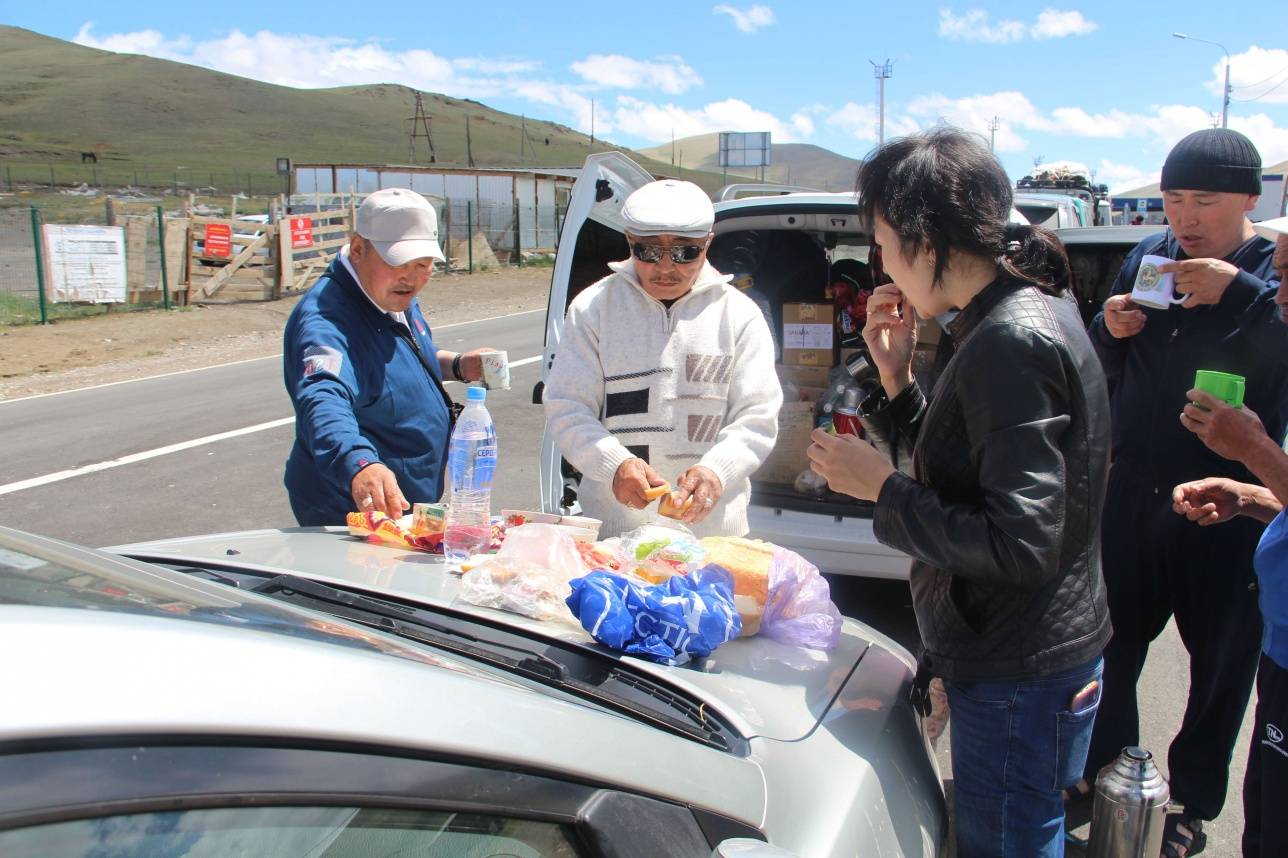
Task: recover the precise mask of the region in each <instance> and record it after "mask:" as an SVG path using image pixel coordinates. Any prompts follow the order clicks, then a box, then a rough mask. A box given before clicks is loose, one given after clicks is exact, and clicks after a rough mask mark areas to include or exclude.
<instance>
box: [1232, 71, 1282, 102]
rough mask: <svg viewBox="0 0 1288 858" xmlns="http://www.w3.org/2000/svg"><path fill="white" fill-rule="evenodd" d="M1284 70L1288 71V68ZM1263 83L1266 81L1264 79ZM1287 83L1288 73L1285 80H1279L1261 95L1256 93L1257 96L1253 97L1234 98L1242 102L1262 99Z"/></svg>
mask: <svg viewBox="0 0 1288 858" xmlns="http://www.w3.org/2000/svg"><path fill="white" fill-rule="evenodd" d="M1284 71H1285V72H1288V69H1284ZM1262 83H1265V81H1262ZM1285 83H1288V75H1285V76H1284V79H1283V80H1281V81H1279V83H1277V84H1275V85H1274V86H1272V87H1270V89H1268V90H1266V91H1265V92H1263V93H1261V95H1255V96H1253V97H1252V98H1236V99H1234V100H1235V101H1242V102H1249V101H1260V100H1261V99H1263V98H1265V97H1266V96H1267V95H1269V94H1270V93H1272V92H1274V91H1275V90H1276V89H1278V88H1279V87H1281V86H1283V85H1284V84H1285Z"/></svg>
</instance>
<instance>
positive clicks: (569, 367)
mask: <svg viewBox="0 0 1288 858" xmlns="http://www.w3.org/2000/svg"><path fill="white" fill-rule="evenodd" d="M622 217H623V220H624V222H625V227H626V239H627V242H628V243H629V244H630V249H631V257H632V258H630V259H627V260H625V261H623V262H614V263H610V265H609V267H610V268H611V269H612V270H613V272H614V273H613V274H610V275H609V276H607V277H605V278H604V279H602V280H600V281H599V282H597V283H595V284H594V285H592V286H590V287H589V288H587V289H586V290H585V291H583V292H582V293H581V294H580V295H578V296H577V297H576V298H575V299H574V300H573V302H572V304H571V305H570V306H569V308H568V318H567V320H566V321H565V323H564V329H563V337H562V339H561V341H560V343H559V350H558V352H557V354H556V356H555V362H554V366H553V368H552V369H551V373H550V377H549V378H548V379H547V382H546V390H545V397H544V399H545V409H546V423H547V426H548V427H549V428H550V430H551V431H552V432H553V433H554V436H555V438H556V439H557V441H558V444H559V448H560V450H561V451H562V452H563V455H564V458H566V459H567V460H568V461H569V462H571V463H572V465H573V466H574V467H575V468H577V470H578V471H580V472H581V473H582V481H581V487H580V489H579V492H578V496H579V498H580V500H581V504H582V508H583V510H584V511H585V512H586V514H587V515H592V516H594V517H596V518H599V519H602V520H603V522H604V526H603V528H602V530H601V534H603V535H605V536H614V535H617V534H620V533H622V532H624V531H628V530H631V529H632V528H635V527H638V526H639V525H641V524H646V523H648V522H650V521H652V520H653V519H654V518H655V516H656V510H650V509H648V505H649V502H650V501H649V500H648V498H647V497H646V496H645V492H647V491H648V490H649V489H650V488H652V487H654V486H661V485H663V484H665V483H667V482H668V481H672V486H673V488H674V490H673V492H672V496H671V499H670V500H671V503H672V504H673V505H674V506H675V507H676V508H677V509H684V508H685V505H686V504H688V507H687V509H686V511H685V512H684V515H683V517H682V519H681V520H682V521H684V522H685V523H686V524H688V525H689V526H690V527H691V528H692V529H693V531H694V532H695V533H696V534H698V535H699V536H715V535H720V536H743V535H745V534H746V533H747V503H748V501H749V500H750V497H751V480H750V477H751V474H752V473H753V472H754V471H755V470H756V469H757V468H758V467H759V466H760V464H761V463H762V462H763V461H764V460H765V457H766V456H767V455H769V451H770V450H772V449H773V446H774V440H775V438H776V437H777V435H778V411H779V409H780V407H781V406H782V402H783V392H782V388H781V387H780V386H779V384H778V377H777V375H776V374H775V372H774V343H773V338H772V337H771V336H770V333H769V326H768V325H767V324H766V322H765V317H764V315H763V314H762V313H761V311H760V308H759V307H757V306H756V304H755V303H754V302H753V301H752V300H751V299H750V298H747V297H746V296H745V295H743V294H742V293H741V292H739V291H738V289H736V288H735V287H733V286H731V285H730V284H729V281H730V279H731V278H730V277H728V276H726V275H722V274H721V273H720V272H718V271H716V270H715V269H714V268H712V267H711V266H710V265H709V264H707V249H708V247H710V245H711V239H712V232H711V227H712V225H713V224H714V222H715V212H714V210H713V208H712V206H711V200H710V199H709V198H708V197H707V195H706V194H705V193H704V192H703V191H702V189H701V188H699V187H698V186H697V185H694V184H692V183H690V182H678V181H674V180H669V179H668V180H663V181H658V182H652V183H651V184H648V185H645V186H644V187H642V188H640V189H639V190H637V191H635V193H633V194H631V195H630V196H629V197H628V198H627V200H626V203H625V205H624V206H623V208H622ZM690 499H692V502H691V503H690Z"/></svg>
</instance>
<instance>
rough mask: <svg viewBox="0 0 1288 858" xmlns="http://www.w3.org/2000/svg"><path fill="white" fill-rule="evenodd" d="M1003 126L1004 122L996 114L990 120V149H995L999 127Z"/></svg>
mask: <svg viewBox="0 0 1288 858" xmlns="http://www.w3.org/2000/svg"><path fill="white" fill-rule="evenodd" d="M1001 127H1002V123H1001V122H999V121H998V118H997V117H996V116H994V117H993V118H992V119H990V120H989V121H988V151H990V152H992V151H993V146H994V144H995V143H996V142H997V129H998V128H1001Z"/></svg>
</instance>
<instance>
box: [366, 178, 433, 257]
mask: <svg viewBox="0 0 1288 858" xmlns="http://www.w3.org/2000/svg"><path fill="white" fill-rule="evenodd" d="M354 220H355V223H354V225H353V231H354V232H356V233H357V234H358V235H360V236H362V237H363V238H365V239H367V241H370V242H371V243H372V245H373V246H374V247H375V248H376V252H377V253H379V254H380V258H381V259H383V260H384V261H385V262H387V263H388V264H390V265H393V266H395V267H396V266H399V265H406V264H407V263H408V262H411V261H412V260H414V259H424V258H426V257H433V258H434V259H443V260H444V261H446V260H445V259H444V257H443V249H442V248H441V247H439V246H438V215H436V214H435V213H434V207H433V206H431V205H430V204H429V200H427V199H425V198H424V197H422V196H421V195H420V194H418V193H416V192H415V191H409V190H406V189H404V188H385V189H384V190H382V191H376V192H375V193H374V194H370V195H369V196H368V197H367V198H366V199H365V200H363V201H362V205H360V206H358V213H357V216H356V218H355V219H354Z"/></svg>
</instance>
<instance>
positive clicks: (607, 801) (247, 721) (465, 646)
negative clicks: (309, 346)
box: [0, 528, 946, 858]
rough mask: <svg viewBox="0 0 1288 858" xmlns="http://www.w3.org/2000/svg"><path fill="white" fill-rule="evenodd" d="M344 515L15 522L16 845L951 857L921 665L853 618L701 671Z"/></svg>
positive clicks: (2, 557)
mask: <svg viewBox="0 0 1288 858" xmlns="http://www.w3.org/2000/svg"><path fill="white" fill-rule="evenodd" d="M459 588H460V583H459V579H458V578H457V576H455V575H452V574H450V573H448V571H447V568H446V565H445V564H444V562H443V561H442V559H441V558H437V557H434V556H432V555H427V554H423V553H420V552H414V551H408V550H400V549H396V548H392V547H389V546H381V545H373V544H370V543H368V542H365V541H362V540H359V539H355V538H352V537H350V536H348V534H347V532H346V531H345V530H344V529H341V528H330V529H296V530H283V531H256V532H248V533H234V534H220V535H216V536H207V537H197V538H190V539H172V540H165V541H161V542H155V543H150V544H143V545H133V546H125V547H119V548H116V549H112V550H111V553H105V552H100V551H90V550H87V549H82V548H77V547H75V546H71V545H68V544H66V543H62V542H57V541H54V540H49V539H43V538H39V537H35V536H31V535H28V534H22V533H19V532H17V531H13V530H9V529H5V528H0V648H2V649H3V651H4V652H6V653H8V654H9V657H7V658H6V659H5V669H4V697H5V704H4V705H3V706H0V855H4V856H6V858H28V856H44V855H57V856H60V858H88V856H96V855H102V854H103V852H102V849H103V848H104V844H110V848H111V852H112V854H113V855H148V856H153V855H157V856H169V855H233V854H245V855H274V856H277V855H318V856H322V855H326V856H346V855H355V856H358V855H361V856H367V855H393V854H399V855H402V854H408V855H411V854H414V855H431V856H433V855H443V856H456V855H518V856H558V858H563V856H622V858H632V857H633V856H638V858H657V856H663V855H665V856H669V858H707V856H709V855H711V854H712V850H713V849H715V848H717V847H719V846H720V845H721V844H728V842H729V841H741V842H743V843H744V845H745V844H746V842H747V841H750V842H751V843H752V844H757V843H758V844H759V845H758V846H755V847H754V849H753V851H747V852H739V853H738V854H739V855H746V856H757V855H759V856H766V858H768V856H790V855H798V856H810V857H811V858H813V856H837V857H838V858H839V856H854V855H886V856H923V858H928V856H935V855H939V854H941V852H940V847H941V844H942V843H943V842H944V839H945V833H946V814H945V805H944V795H943V791H942V787H941V783H940V779H939V774H938V771H937V768H936V764H935V760H934V757H933V755H932V754H931V753H930V751H929V746H928V743H927V741H926V739H925V736H924V734H923V732H922V728H921V723H920V720H919V718H918V716H917V714H916V713H915V712H914V711H913V709H912V707H911V704H910V703H909V699H908V697H909V687H910V683H911V681H912V677H913V669H914V664H913V661H912V659H911V657H910V656H909V655H908V653H907V652H906V651H905V650H903V648H901V647H900V646H899V645H898V644H896V643H894V642H893V641H891V640H889V639H888V638H886V637H885V636H883V635H881V634H880V633H878V632H876V631H875V630H873V629H871V628H869V627H868V626H866V625H863V624H861V623H858V622H855V621H852V620H846V621H845V623H844V629H843V633H842V636H841V641H840V644H839V645H838V647H837V648H836V649H835V650H833V651H831V652H819V651H813V650H806V649H801V648H797V647H791V646H787V645H785V644H780V643H777V642H775V641H773V640H770V639H768V638H765V637H749V638H741V639H738V640H735V641H731V642H729V643H727V644H725V645H724V646H722V647H721V648H720V649H719V650H717V651H716V652H715V653H713V654H712V656H711V657H710V658H709V659H707V660H705V661H703V662H701V663H697V664H694V665H691V666H685V667H667V666H664V665H658V664H654V663H651V662H646V661H641V660H639V659H635V658H631V657H626V656H622V655H620V654H616V653H613V652H611V651H608V650H607V649H605V648H603V647H600V646H599V645H597V644H594V643H593V641H591V639H590V638H589V637H588V636H587V635H585V634H584V633H583V632H581V630H580V629H579V628H577V627H576V626H574V625H571V624H564V623H558V622H552V623H542V622H538V621H535V620H530V619H527V618H525V617H522V616H519V615H516V614H510V613H503V612H500V611H493V610H489V609H485V608H479V607H475V606H473V605H470V604H467V603H464V602H463V601H462V600H461V599H459V598H458V592H459Z"/></svg>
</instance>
